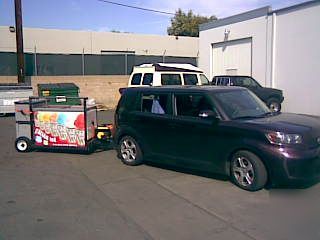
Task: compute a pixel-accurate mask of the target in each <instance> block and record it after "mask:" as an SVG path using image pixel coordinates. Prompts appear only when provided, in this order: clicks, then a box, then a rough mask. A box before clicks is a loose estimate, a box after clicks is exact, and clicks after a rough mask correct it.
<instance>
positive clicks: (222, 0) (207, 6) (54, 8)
mask: <svg viewBox="0 0 320 240" xmlns="http://www.w3.org/2000/svg"><path fill="white" fill-rule="evenodd" d="M113 1H115V2H119V3H124V4H130V5H135V6H139V7H144V8H152V9H157V10H162V11H168V12H174V11H175V10H176V9H178V8H182V9H183V10H185V11H187V10H189V9H192V10H193V11H194V12H195V13H197V14H201V15H206V16H210V15H216V16H217V17H219V18H223V17H227V16H231V15H233V14H237V13H241V12H244V11H248V10H252V9H255V8H259V7H263V6H268V5H271V6H272V8H273V9H278V8H283V7H286V6H290V5H294V4H297V3H301V2H304V1H305V0H160V1H159V0H132V1H129V0H113ZM22 9H23V25H24V26H25V27H38V28H55V29H75V30H93V31H110V30H119V31H125V32H133V33H145V34H162V35H165V34H166V29H167V27H168V26H169V25H170V16H169V15H162V14H157V13H149V12H144V11H140V10H134V9H129V8H124V7H119V6H114V5H110V4H107V3H103V2H99V1H97V0H41V1H39V0H22ZM0 13H1V14H0V25H14V0H0Z"/></svg>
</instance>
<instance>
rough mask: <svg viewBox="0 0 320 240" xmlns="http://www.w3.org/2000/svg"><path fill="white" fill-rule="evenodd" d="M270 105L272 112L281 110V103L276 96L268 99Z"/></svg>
mask: <svg viewBox="0 0 320 240" xmlns="http://www.w3.org/2000/svg"><path fill="white" fill-rule="evenodd" d="M268 107H269V109H270V111H271V112H280V111H281V103H280V102H279V100H278V99H276V98H271V99H269V100H268Z"/></svg>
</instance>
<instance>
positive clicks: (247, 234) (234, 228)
mask: <svg viewBox="0 0 320 240" xmlns="http://www.w3.org/2000/svg"><path fill="white" fill-rule="evenodd" d="M145 179H146V180H148V181H150V182H152V183H154V184H156V185H158V186H159V187H160V188H162V189H164V190H165V191H167V192H169V193H171V194H173V195H174V196H176V197H178V198H180V199H182V200H184V201H186V202H187V203H188V204H190V205H191V206H193V207H195V208H198V209H200V210H201V211H203V212H205V213H207V214H209V215H210V216H211V217H215V218H217V219H219V220H220V221H222V222H224V223H225V224H226V225H227V226H229V227H230V228H232V229H233V230H235V231H237V232H241V233H242V234H243V235H245V236H246V237H248V238H250V239H252V240H257V239H256V238H255V237H253V236H251V235H250V234H249V233H247V232H246V231H243V230H241V229H239V228H238V227H236V226H234V225H233V224H232V223H230V222H229V221H228V220H226V219H225V218H223V217H222V216H220V215H219V214H216V213H214V212H212V211H210V210H208V209H206V208H204V207H202V206H200V205H198V204H196V203H193V202H191V201H190V200H189V199H187V198H185V197H183V196H181V195H179V194H178V193H176V192H174V191H173V190H171V189H170V188H168V187H166V186H165V185H162V184H160V183H159V182H157V181H154V180H152V179H150V178H147V177H145Z"/></svg>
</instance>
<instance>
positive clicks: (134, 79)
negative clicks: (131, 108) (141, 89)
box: [131, 73, 142, 85]
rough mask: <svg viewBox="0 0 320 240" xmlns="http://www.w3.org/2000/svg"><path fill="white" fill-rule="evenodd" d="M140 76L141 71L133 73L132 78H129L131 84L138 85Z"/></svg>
mask: <svg viewBox="0 0 320 240" xmlns="http://www.w3.org/2000/svg"><path fill="white" fill-rule="evenodd" d="M141 77H142V74H141V73H135V74H133V76H132V79H131V85H140V82H141Z"/></svg>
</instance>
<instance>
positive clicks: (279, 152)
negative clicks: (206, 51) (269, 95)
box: [115, 86, 320, 191]
mask: <svg viewBox="0 0 320 240" xmlns="http://www.w3.org/2000/svg"><path fill="white" fill-rule="evenodd" d="M115 126H116V134H115V142H116V143H117V144H118V156H119V157H120V158H121V160H122V161H123V162H124V163H125V164H128V165H138V164H141V163H142V162H143V161H154V162H160V163H163V164H170V165H176V166H182V167H184V168H192V169H197V170H205V171H211V172H214V173H220V174H225V175H228V176H230V177H231V179H232V181H233V182H234V183H235V184H236V185H238V186H239V187H241V188H243V189H245V190H249V191H256V190H259V189H261V188H263V187H264V186H265V185H266V184H267V183H272V184H281V185H282V184H284V183H285V184H287V183H292V182H293V183H298V182H309V181H311V182H314V181H318V180H319V179H320V118H319V117H316V116H308V115H302V114H290V113H280V112H277V113H272V112H270V110H269V109H268V108H267V106H266V105H265V104H264V103H263V102H262V101H261V100H260V99H259V98H258V97H257V96H256V95H255V94H253V93H252V92H251V91H250V90H247V89H245V88H240V87H234V88H228V87H214V86H211V87H203V86H202V87H195V86H180V87H175V86H172V87H148V88H128V89H126V91H125V92H124V93H123V95H122V97H121V99H120V101H119V104H118V107H117V110H116V113H115Z"/></svg>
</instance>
